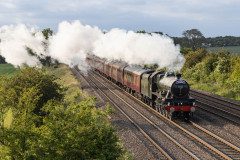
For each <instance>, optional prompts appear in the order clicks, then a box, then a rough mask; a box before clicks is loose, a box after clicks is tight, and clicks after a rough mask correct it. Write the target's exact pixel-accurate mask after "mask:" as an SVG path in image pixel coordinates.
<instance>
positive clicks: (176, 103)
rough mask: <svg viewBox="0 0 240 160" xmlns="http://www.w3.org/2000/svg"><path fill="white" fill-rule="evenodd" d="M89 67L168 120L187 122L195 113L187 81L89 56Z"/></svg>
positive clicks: (169, 74) (172, 74)
mask: <svg viewBox="0 0 240 160" xmlns="http://www.w3.org/2000/svg"><path fill="white" fill-rule="evenodd" d="M86 61H87V63H88V64H89V65H90V66H91V67H92V68H94V69H95V70H96V71H98V72H99V73H100V74H102V75H104V76H105V77H107V78H108V79H109V80H111V81H113V82H114V83H116V84H117V85H119V86H120V87H121V88H123V89H125V90H126V91H128V92H129V93H131V94H133V95H134V96H135V97H137V98H139V99H141V100H142V101H143V102H145V103H146V104H148V105H150V106H152V107H153V108H154V109H156V110H158V111H159V112H161V113H162V114H163V115H165V116H167V117H168V118H170V119H171V118H172V117H176V116H181V117H182V118H183V119H185V120H188V119H189V116H190V115H191V114H192V113H193V112H194V111H195V109H196V106H195V99H193V98H190V97H189V90H190V87H189V85H188V83H187V82H186V81H185V80H182V79H181V76H180V75H179V74H178V75H177V77H176V76H175V75H174V73H171V72H166V73H164V72H162V71H153V70H149V69H143V68H142V67H140V66H130V65H128V64H127V63H126V62H122V61H110V62H108V61H107V60H106V59H102V58H99V57H97V56H95V55H90V54H89V55H87V57H86Z"/></svg>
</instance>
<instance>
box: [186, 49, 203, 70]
mask: <svg viewBox="0 0 240 160" xmlns="http://www.w3.org/2000/svg"><path fill="white" fill-rule="evenodd" d="M206 55H207V51H206V50H205V49H198V50H196V51H190V52H189V53H188V54H186V55H185V58H186V62H185V63H184V66H183V70H184V69H186V68H191V67H194V66H195V65H196V64H197V63H199V62H201V61H202V60H203V58H204V57H205V56H206Z"/></svg>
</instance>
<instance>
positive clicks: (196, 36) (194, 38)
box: [183, 29, 205, 50]
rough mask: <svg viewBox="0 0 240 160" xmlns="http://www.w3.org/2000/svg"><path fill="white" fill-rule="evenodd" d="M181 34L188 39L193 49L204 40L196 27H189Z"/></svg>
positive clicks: (198, 46)
mask: <svg viewBox="0 0 240 160" xmlns="http://www.w3.org/2000/svg"><path fill="white" fill-rule="evenodd" d="M183 36H184V37H185V38H186V39H187V40H188V43H189V46H191V48H192V49H193V50H196V49H197V48H200V47H201V46H202V43H204V42H205V37H204V36H203V34H202V33H201V32H200V31H199V30H198V29H190V30H186V31H184V32H183Z"/></svg>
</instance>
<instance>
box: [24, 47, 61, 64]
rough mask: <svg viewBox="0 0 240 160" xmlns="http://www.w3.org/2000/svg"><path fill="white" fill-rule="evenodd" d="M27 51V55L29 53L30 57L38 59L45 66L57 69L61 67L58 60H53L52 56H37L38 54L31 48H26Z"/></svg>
mask: <svg viewBox="0 0 240 160" xmlns="http://www.w3.org/2000/svg"><path fill="white" fill-rule="evenodd" d="M26 50H27V53H28V54H29V55H30V56H34V57H36V58H37V59H38V60H39V61H40V63H41V64H42V65H43V66H47V67H50V66H55V67H57V66H58V65H59V62H58V61H57V60H54V59H52V57H51V56H45V55H43V54H41V55H37V54H36V53H35V52H34V51H33V50H32V49H31V48H29V47H26Z"/></svg>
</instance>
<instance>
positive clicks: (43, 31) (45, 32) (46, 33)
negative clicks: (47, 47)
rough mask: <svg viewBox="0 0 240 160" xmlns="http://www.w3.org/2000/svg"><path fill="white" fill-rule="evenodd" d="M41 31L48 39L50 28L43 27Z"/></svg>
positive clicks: (50, 33) (51, 33)
mask: <svg viewBox="0 0 240 160" xmlns="http://www.w3.org/2000/svg"><path fill="white" fill-rule="evenodd" d="M42 33H43V35H44V37H45V39H46V40H48V39H49V37H50V36H52V35H53V31H52V30H51V29H50V28H45V29H43V30H42Z"/></svg>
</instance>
